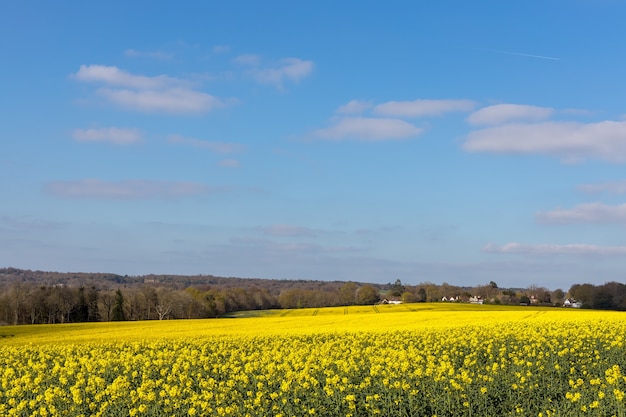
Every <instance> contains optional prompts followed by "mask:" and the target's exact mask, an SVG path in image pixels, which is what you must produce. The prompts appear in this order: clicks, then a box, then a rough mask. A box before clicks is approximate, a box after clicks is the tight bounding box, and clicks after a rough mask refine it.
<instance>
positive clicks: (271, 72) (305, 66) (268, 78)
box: [251, 58, 313, 89]
mask: <svg viewBox="0 0 626 417" xmlns="http://www.w3.org/2000/svg"><path fill="white" fill-rule="evenodd" d="M311 72H313V61H305V60H302V59H299V58H285V59H282V60H280V62H279V65H278V66H276V67H274V68H253V69H252V70H251V74H252V77H253V78H254V79H255V80H257V81H258V82H260V83H261V84H270V85H273V86H275V87H276V88H279V89H280V88H282V87H283V83H284V82H285V81H286V80H289V81H292V82H298V81H300V80H301V79H303V78H305V77H307V76H308V75H310V74H311Z"/></svg>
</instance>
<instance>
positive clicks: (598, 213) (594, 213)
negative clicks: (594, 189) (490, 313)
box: [537, 203, 626, 224]
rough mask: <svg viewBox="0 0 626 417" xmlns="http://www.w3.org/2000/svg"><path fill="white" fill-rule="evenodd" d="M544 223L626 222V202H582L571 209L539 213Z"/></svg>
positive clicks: (538, 216)
mask: <svg viewBox="0 0 626 417" xmlns="http://www.w3.org/2000/svg"><path fill="white" fill-rule="evenodd" d="M537 220H538V221H539V222H542V223H558V224H570V223H626V204H622V205H618V206H609V205H606V204H602V203H588V204H580V205H578V206H576V207H574V208H573V209H569V210H562V209H557V210H552V211H548V212H545V213H538V214H537Z"/></svg>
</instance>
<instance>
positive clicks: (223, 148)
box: [167, 135, 246, 154]
mask: <svg viewBox="0 0 626 417" xmlns="http://www.w3.org/2000/svg"><path fill="white" fill-rule="evenodd" d="M167 141H168V142H169V143H172V144H182V145H189V146H193V147H195V148H202V149H208V150H210V151H212V152H215V153H222V154H229V153H238V152H243V151H245V149H246V147H245V146H244V145H242V144H239V143H230V142H217V141H209V140H201V139H195V138H187V137H184V136H181V135H170V136H169V137H168V138H167Z"/></svg>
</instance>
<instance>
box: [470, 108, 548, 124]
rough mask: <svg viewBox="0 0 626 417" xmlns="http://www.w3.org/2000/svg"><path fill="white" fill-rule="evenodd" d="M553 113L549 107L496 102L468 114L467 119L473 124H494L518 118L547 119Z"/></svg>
mask: <svg viewBox="0 0 626 417" xmlns="http://www.w3.org/2000/svg"><path fill="white" fill-rule="evenodd" d="M552 114H554V109H551V108H549V107H538V106H526V105H522V104H496V105H493V106H487V107H483V108H482V109H479V110H477V111H475V112H474V113H472V114H470V115H469V116H468V118H467V121H468V122H469V123H471V124H473V125H494V124H500V123H505V122H510V121H518V120H528V121H539V120H545V119H548V118H549V117H550V116H552Z"/></svg>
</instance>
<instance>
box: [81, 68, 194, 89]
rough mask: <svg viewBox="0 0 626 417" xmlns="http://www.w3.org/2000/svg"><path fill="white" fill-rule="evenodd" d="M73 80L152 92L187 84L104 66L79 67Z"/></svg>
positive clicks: (166, 77) (161, 76) (164, 77)
mask: <svg viewBox="0 0 626 417" xmlns="http://www.w3.org/2000/svg"><path fill="white" fill-rule="evenodd" d="M74 78H76V79H77V80H79V81H84V82H99V83H104V84H108V85H112V86H117V87H129V88H136V89H140V90H153V89H160V88H167V87H172V86H181V85H187V84H188V83H187V82H185V81H183V80H180V79H178V78H172V77H168V76H167V75H157V76H154V77H146V76H144V75H134V74H131V73H128V72H126V71H123V70H121V69H119V68H117V67H111V66H106V65H81V66H80V69H79V70H78V72H77V73H76V74H74Z"/></svg>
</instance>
